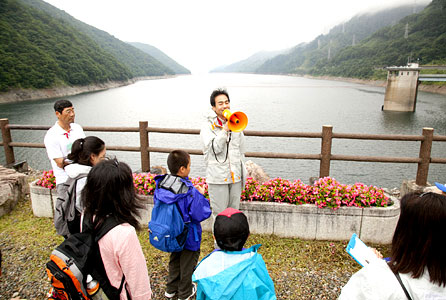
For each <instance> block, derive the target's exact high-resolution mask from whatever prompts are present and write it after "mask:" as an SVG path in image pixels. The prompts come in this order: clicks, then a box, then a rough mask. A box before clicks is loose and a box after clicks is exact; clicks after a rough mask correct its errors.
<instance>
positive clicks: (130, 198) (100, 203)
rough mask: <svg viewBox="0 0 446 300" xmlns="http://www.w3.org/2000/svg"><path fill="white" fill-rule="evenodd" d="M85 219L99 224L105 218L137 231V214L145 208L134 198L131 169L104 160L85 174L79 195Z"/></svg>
mask: <svg viewBox="0 0 446 300" xmlns="http://www.w3.org/2000/svg"><path fill="white" fill-rule="evenodd" d="M82 201H83V205H84V207H85V215H86V216H88V217H92V216H95V217H94V222H93V225H94V226H97V225H99V224H101V223H102V222H103V221H104V220H105V218H106V217H107V216H108V215H113V216H115V218H117V219H118V220H120V221H123V222H127V223H129V224H130V225H132V226H133V227H135V228H137V229H138V228H139V221H138V217H139V216H140V213H139V210H140V209H142V208H144V204H143V202H142V200H141V199H140V198H138V197H137V195H136V192H135V187H134V185H133V175H132V170H131V169H130V167H129V166H128V165H127V164H126V163H123V162H119V161H118V160H117V159H108V160H103V161H101V162H100V163H98V164H97V165H95V166H94V167H93V168H92V169H91V171H90V172H89V173H88V177H87V182H86V184H85V187H84V189H83V191H82Z"/></svg>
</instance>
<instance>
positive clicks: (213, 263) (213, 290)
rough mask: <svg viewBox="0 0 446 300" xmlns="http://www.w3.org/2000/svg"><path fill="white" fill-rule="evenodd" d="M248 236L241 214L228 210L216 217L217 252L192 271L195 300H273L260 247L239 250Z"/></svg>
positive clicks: (273, 292) (274, 297)
mask: <svg viewBox="0 0 446 300" xmlns="http://www.w3.org/2000/svg"><path fill="white" fill-rule="evenodd" d="M248 236H249V224H248V220H247V218H246V216H245V215H244V214H243V213H242V212H241V211H239V210H237V209H234V208H231V207H229V208H227V209H225V210H224V211H223V212H221V213H220V214H218V215H217V217H216V218H215V223H214V238H215V241H216V242H217V245H218V246H219V247H220V249H221V250H216V251H214V252H212V253H211V254H209V255H208V256H207V257H205V258H204V259H203V260H202V261H201V262H200V263H199V264H198V266H197V267H196V269H195V271H194V274H193V276H192V280H193V281H194V282H196V283H197V284H198V289H197V300H217V299H221V300H223V299H225V300H227V299H243V300H256V299H261V300H274V299H277V298H276V294H275V291H274V283H273V281H272V280H271V277H270V276H269V274H268V271H267V269H266V266H265V262H264V261H263V258H262V256H261V255H260V254H259V253H257V250H258V249H259V248H260V245H254V246H252V247H251V248H248V249H244V248H243V245H244V244H245V242H246V240H247V239H248Z"/></svg>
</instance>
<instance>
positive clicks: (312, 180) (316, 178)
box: [308, 176, 319, 185]
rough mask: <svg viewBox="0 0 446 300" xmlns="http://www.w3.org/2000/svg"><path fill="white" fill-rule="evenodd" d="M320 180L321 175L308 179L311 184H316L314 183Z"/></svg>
mask: <svg viewBox="0 0 446 300" xmlns="http://www.w3.org/2000/svg"><path fill="white" fill-rule="evenodd" d="M318 180H319V177H317V176H315V177H310V179H309V180H308V181H309V182H310V185H314V183H315V182H316V181H318Z"/></svg>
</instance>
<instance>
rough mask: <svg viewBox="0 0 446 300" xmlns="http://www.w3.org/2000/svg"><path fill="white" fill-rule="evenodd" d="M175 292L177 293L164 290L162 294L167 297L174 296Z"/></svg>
mask: <svg viewBox="0 0 446 300" xmlns="http://www.w3.org/2000/svg"><path fill="white" fill-rule="evenodd" d="M176 294H177V293H176V292H174V293H168V292H167V291H166V292H164V296H165V297H166V298H169V299H171V298H173V297H175V295H176Z"/></svg>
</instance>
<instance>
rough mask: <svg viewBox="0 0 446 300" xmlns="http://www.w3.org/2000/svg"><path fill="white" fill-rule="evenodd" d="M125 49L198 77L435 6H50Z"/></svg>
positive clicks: (148, 1)
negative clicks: (351, 23)
mask: <svg viewBox="0 0 446 300" xmlns="http://www.w3.org/2000/svg"><path fill="white" fill-rule="evenodd" d="M44 1H46V2H48V3H50V4H52V5H54V6H56V7H57V8H59V9H62V10H64V11H65V12H67V13H68V14H70V15H72V16H73V17H75V18H76V19H78V20H81V21H83V22H85V23H87V24H89V25H92V26H94V27H96V28H99V29H101V30H104V31H106V32H108V33H110V34H111V35H113V36H115V37H116V38H118V39H120V40H122V41H125V42H141V43H145V44H150V45H152V46H155V47H157V48H158V49H160V50H161V51H163V52H164V53H166V54H167V55H169V56H170V57H171V58H173V59H174V60H176V61H177V62H178V63H180V64H181V65H183V66H185V67H186V68H188V69H189V70H191V71H192V72H193V73H203V72H207V71H209V70H211V69H213V68H215V67H217V66H221V65H225V64H231V63H234V62H236V61H239V60H242V59H245V58H247V57H249V56H251V55H252V54H254V53H256V52H259V51H262V50H281V49H286V48H289V47H292V46H295V45H297V44H299V43H301V42H309V41H311V40H313V39H314V38H315V37H317V36H318V35H319V34H325V33H327V32H328V31H329V30H330V28H332V27H333V26H335V25H337V24H339V23H341V22H344V21H348V20H349V19H350V18H352V17H353V16H354V15H356V14H358V13H362V12H367V11H376V10H377V9H378V8H382V7H390V6H396V5H398V4H403V3H408V4H414V3H418V4H420V3H427V2H430V1H429V0H337V1H333V0H305V1H302V0H268V1H265V0H226V1H215V0H188V1H186V0H126V1H124V0H44Z"/></svg>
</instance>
